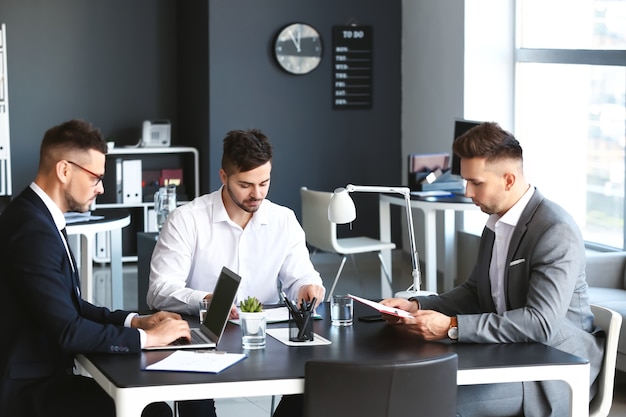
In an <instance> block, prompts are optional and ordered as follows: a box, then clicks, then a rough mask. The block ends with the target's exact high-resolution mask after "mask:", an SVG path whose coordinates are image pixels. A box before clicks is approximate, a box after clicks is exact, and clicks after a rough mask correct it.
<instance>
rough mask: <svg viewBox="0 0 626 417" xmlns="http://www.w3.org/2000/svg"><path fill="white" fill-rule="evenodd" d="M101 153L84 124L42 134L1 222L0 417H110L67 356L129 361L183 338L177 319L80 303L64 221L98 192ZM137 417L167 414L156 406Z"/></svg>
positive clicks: (106, 403)
mask: <svg viewBox="0 0 626 417" xmlns="http://www.w3.org/2000/svg"><path fill="white" fill-rule="evenodd" d="M106 152H107V148H106V143H105V141H104V139H103V138H102V136H101V134H100V132H99V131H98V130H97V129H95V128H93V127H92V126H91V124H89V123H86V122H83V121H79V120H71V121H68V122H66V123H63V124H61V125H59V126H55V127H53V128H51V129H49V130H48V131H47V132H46V133H45V135H44V138H43V141H42V143H41V149H40V161H39V169H38V172H37V176H36V178H35V180H34V182H33V183H31V184H30V186H29V187H27V188H26V189H25V190H24V191H23V192H22V193H21V194H20V195H19V196H17V197H16V198H15V199H14V200H13V201H12V202H11V204H10V205H9V206H8V207H7V208H6V209H5V210H4V211H3V212H2V215H0V311H1V316H2V317H3V319H2V321H1V324H0V329H1V330H0V333H1V334H2V340H1V341H0V415H1V416H11V417H20V416H28V417H32V416H44V415H45V416H64V417H67V416H85V415H88V416H114V415H115V408H114V404H113V401H112V399H111V398H110V397H109V396H108V395H107V394H106V393H105V392H104V391H103V390H102V389H100V387H99V386H98V385H97V384H96V383H95V382H94V381H93V380H92V379H91V378H88V377H84V376H80V375H75V374H74V372H73V371H74V355H75V354H77V353H86V352H102V353H111V354H137V353H139V352H140V351H141V349H142V347H149V346H164V345H167V344H168V343H170V342H172V341H174V340H176V339H178V338H181V337H185V338H189V337H190V333H189V326H188V324H187V322H186V321H184V320H182V319H181V317H180V316H179V315H178V314H175V313H168V312H158V313H156V314H153V315H151V316H145V317H140V316H138V315H136V314H135V313H131V312H128V311H121V310H117V311H110V310H109V309H107V308H104V307H96V306H94V305H92V304H90V303H88V302H87V301H85V300H83V299H82V298H81V296H80V283H79V277H78V271H77V265H76V261H75V259H74V257H73V256H72V253H71V251H70V249H69V246H68V244H67V240H66V236H65V218H64V216H63V213H65V212H68V211H78V212H85V211H87V210H88V209H89V206H90V205H91V203H92V202H93V201H94V200H95V198H96V197H97V196H98V195H99V194H102V193H103V192H104V188H103V186H102V177H103V175H104V167H105V154H106ZM85 278H86V277H85ZM144 415H171V410H170V409H169V407H168V406H167V404H164V403H157V404H152V405H150V406H148V407H146V409H145V410H144Z"/></svg>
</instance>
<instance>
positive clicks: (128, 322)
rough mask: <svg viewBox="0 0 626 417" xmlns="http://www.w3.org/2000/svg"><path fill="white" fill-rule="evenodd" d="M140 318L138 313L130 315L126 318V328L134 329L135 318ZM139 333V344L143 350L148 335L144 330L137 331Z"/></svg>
mask: <svg viewBox="0 0 626 417" xmlns="http://www.w3.org/2000/svg"><path fill="white" fill-rule="evenodd" d="M137 316H139V314H138V313H130V314H129V315H128V316H126V320H124V327H132V326H131V323H132V321H133V319H134V318H135V317H137ZM137 330H138V331H139V343H140V346H141V348H142V349H143V348H144V347H145V346H146V339H147V338H148V335H147V334H146V332H145V330H144V329H137Z"/></svg>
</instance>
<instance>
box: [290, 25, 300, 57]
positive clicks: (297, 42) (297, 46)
mask: <svg viewBox="0 0 626 417" xmlns="http://www.w3.org/2000/svg"><path fill="white" fill-rule="evenodd" d="M289 36H290V37H291V40H292V41H293V44H294V45H296V50H297V51H298V52H300V31H298V39H297V40H296V37H295V36H293V31H291V30H290V31H289Z"/></svg>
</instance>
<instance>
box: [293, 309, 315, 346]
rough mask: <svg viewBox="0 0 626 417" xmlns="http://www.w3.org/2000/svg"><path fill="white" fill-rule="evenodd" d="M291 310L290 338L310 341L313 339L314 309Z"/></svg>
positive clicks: (294, 340)
mask: <svg viewBox="0 0 626 417" xmlns="http://www.w3.org/2000/svg"><path fill="white" fill-rule="evenodd" d="M295 314H297V316H295V315H294V313H292V312H291V311H290V312H289V340H290V341H292V342H308V341H312V340H313V311H298V312H297V313H295Z"/></svg>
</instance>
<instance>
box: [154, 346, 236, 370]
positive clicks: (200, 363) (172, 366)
mask: <svg viewBox="0 0 626 417" xmlns="http://www.w3.org/2000/svg"><path fill="white" fill-rule="evenodd" d="M247 357H248V355H246V354H245V353H225V352H219V351H215V350H197V351H195V350H177V351H175V352H174V353H172V354H171V355H169V356H168V357H166V358H165V359H162V360H160V361H158V362H156V363H153V364H152V365H148V366H146V367H145V370H147V371H182V372H208V373H212V374H217V373H219V372H222V371H223V370H224V369H226V368H228V367H230V366H232V365H234V364H236V363H237V362H239V361H242V360H244V359H245V358H247Z"/></svg>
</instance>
